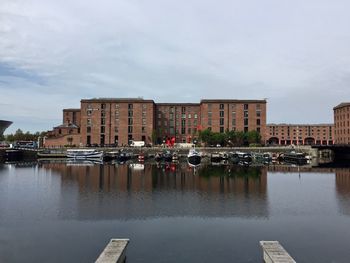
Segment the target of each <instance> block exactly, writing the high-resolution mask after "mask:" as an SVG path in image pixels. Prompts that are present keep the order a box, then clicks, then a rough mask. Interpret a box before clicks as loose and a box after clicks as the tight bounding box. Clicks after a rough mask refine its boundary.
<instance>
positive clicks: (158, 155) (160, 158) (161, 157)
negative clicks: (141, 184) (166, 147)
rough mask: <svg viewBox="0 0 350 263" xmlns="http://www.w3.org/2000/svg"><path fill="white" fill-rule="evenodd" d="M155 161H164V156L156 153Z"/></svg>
mask: <svg viewBox="0 0 350 263" xmlns="http://www.w3.org/2000/svg"><path fill="white" fill-rule="evenodd" d="M154 159H155V160H156V162H160V161H161V160H163V154H162V153H156V155H155V156H154Z"/></svg>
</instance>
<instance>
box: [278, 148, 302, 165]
mask: <svg viewBox="0 0 350 263" xmlns="http://www.w3.org/2000/svg"><path fill="white" fill-rule="evenodd" d="M283 161H284V162H286V163H292V164H298V165H303V164H307V158H306V156H305V153H301V152H299V153H298V152H294V151H293V152H290V153H285V154H284V155H283Z"/></svg>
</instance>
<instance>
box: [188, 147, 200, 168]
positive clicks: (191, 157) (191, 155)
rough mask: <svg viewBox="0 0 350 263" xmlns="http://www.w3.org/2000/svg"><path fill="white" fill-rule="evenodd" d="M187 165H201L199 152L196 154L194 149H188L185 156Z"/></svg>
mask: <svg viewBox="0 0 350 263" xmlns="http://www.w3.org/2000/svg"><path fill="white" fill-rule="evenodd" d="M187 160H188V163H190V164H192V165H198V164H200V163H201V160H202V157H201V155H200V153H199V152H197V151H196V150H195V149H190V151H189V152H188V155H187Z"/></svg>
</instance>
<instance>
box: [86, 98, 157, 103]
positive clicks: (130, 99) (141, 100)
mask: <svg viewBox="0 0 350 263" xmlns="http://www.w3.org/2000/svg"><path fill="white" fill-rule="evenodd" d="M80 102H100V103H104V102H126V103H127V102H145V103H154V101H153V100H144V99H143V98H92V99H82V100H81V101H80Z"/></svg>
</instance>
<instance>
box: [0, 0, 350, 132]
mask: <svg viewBox="0 0 350 263" xmlns="http://www.w3.org/2000/svg"><path fill="white" fill-rule="evenodd" d="M349 10H350V1H349V0H307V1H305V0H300V1H299V0H263V1H262V0H240V1H238V0H221V1H220V0H219V1H217V0H216V1H214V0H212V1H209V0H186V1H179V0H147V1H145V0H99V1H97V0H95V1H89V0H1V1H0V119H5V120H12V121H14V124H13V125H12V127H11V128H9V129H8V130H7V133H9V132H13V131H15V130H16V129H17V128H21V129H23V130H30V131H37V130H39V131H41V130H48V129H51V128H52V126H55V125H58V124H61V122H62V109H63V108H67V107H69V108H71V107H79V106H80V99H82V98H92V97H138V96H142V97H144V98H145V99H154V100H155V101H156V102H199V100H200V99H201V98H225V99H226V98H232V99H263V98H267V99H268V117H267V121H268V122H269V123H271V122H273V123H281V122H284V123H329V122H333V111H332V108H333V107H334V106H335V105H337V104H338V103H340V102H343V101H350V15H349Z"/></svg>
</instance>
